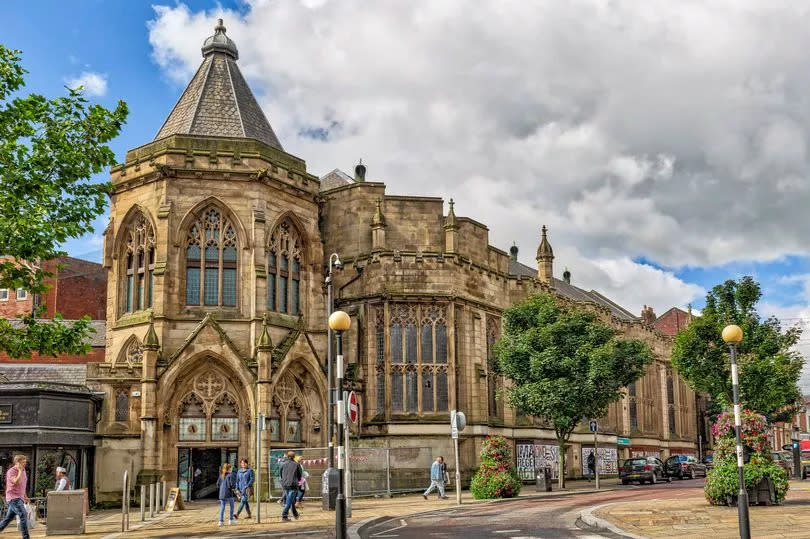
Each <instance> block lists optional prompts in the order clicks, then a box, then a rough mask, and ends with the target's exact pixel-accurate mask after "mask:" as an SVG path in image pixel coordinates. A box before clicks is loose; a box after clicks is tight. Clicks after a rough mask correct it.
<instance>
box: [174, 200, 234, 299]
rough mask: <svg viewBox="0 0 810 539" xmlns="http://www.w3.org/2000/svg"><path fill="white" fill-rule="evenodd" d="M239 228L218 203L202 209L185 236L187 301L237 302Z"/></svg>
mask: <svg viewBox="0 0 810 539" xmlns="http://www.w3.org/2000/svg"><path fill="white" fill-rule="evenodd" d="M237 244H238V241H237V237H236V230H235V229H234V227H233V224H232V223H231V221H230V220H229V219H228V218H227V217H225V216H224V215H223V213H222V212H221V211H220V210H219V209H218V208H216V207H210V208H208V209H206V210H205V211H204V212H202V214H201V217H200V218H199V219H197V220H196V221H194V222H193V223H192V224H191V226H190V227H189V231H188V235H187V236H186V305H200V304H202V305H204V306H206V307H208V306H214V307H215V306H224V307H235V306H236V270H237V247H238V245H237Z"/></svg>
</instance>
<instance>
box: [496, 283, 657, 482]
mask: <svg viewBox="0 0 810 539" xmlns="http://www.w3.org/2000/svg"><path fill="white" fill-rule="evenodd" d="M495 352H496V355H497V359H498V365H497V366H498V368H499V369H500V372H501V373H503V374H504V375H505V376H506V377H507V378H508V379H510V380H511V381H512V382H513V384H512V385H511V387H509V388H507V389H506V390H504V395H505V397H506V401H507V403H508V404H509V405H510V406H512V407H514V408H515V409H517V410H518V411H519V412H520V413H523V414H526V415H533V416H540V417H543V418H545V419H546V420H548V421H549V422H550V423H551V425H552V426H553V428H554V433H555V435H556V437H557V444H558V445H559V447H560V461H559V467H560V468H559V472H560V473H559V484H560V487H561V488H562V487H563V486H564V485H565V473H564V470H565V444H566V443H567V442H568V439H569V437H570V436H571V433H572V432H573V431H574V429H575V428H576V426H577V424H578V423H579V422H580V421H581V420H582V418H583V417H589V418H597V417H603V416H605V415H606V414H607V410H608V406H609V405H610V404H611V403H612V402H615V401H616V400H618V399H619V398H621V396H622V388H624V387H626V386H627V385H629V384H631V383H633V382H635V381H636V380H638V379H639V378H640V377H641V375H642V374H643V373H644V369H645V367H646V366H647V365H648V364H649V363H650V362H651V361H652V352H651V350H650V348H649V346H648V345H647V344H646V343H644V342H642V341H639V340H634V339H623V338H620V337H619V334H618V332H617V331H615V330H614V329H612V328H610V327H609V326H607V325H606V324H604V323H603V322H601V321H600V320H599V318H598V317H597V316H596V314H594V313H592V312H589V311H586V310H584V309H580V308H578V307H568V306H564V305H561V304H558V303H557V302H556V301H555V300H554V298H552V297H551V296H548V295H538V296H533V297H530V298H529V299H527V300H526V301H524V302H522V303H519V304H517V305H515V306H513V307H512V308H510V309H508V310H506V311H505V312H504V333H503V336H502V337H501V338H500V339H499V340H498V342H497V343H496V345H495Z"/></svg>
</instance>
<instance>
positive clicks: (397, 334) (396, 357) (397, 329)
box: [391, 322, 402, 363]
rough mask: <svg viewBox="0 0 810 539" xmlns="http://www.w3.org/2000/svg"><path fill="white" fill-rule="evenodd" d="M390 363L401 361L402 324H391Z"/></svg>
mask: <svg viewBox="0 0 810 539" xmlns="http://www.w3.org/2000/svg"><path fill="white" fill-rule="evenodd" d="M391 363H402V325H401V324H400V323H399V322H394V323H392V324H391Z"/></svg>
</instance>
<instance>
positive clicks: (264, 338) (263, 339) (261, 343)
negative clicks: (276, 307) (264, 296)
mask: <svg viewBox="0 0 810 539" xmlns="http://www.w3.org/2000/svg"><path fill="white" fill-rule="evenodd" d="M269 325H270V323H269V321H268V319H267V313H264V316H262V334H261V335H259V340H258V342H257V343H256V348H257V349H259V350H270V349H271V348H273V341H271V340H270V333H269V332H268V331H267V326H269Z"/></svg>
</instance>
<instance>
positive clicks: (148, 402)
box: [141, 316, 160, 475]
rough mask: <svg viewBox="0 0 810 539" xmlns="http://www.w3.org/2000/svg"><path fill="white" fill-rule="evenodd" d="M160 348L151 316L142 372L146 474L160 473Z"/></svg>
mask: <svg viewBox="0 0 810 539" xmlns="http://www.w3.org/2000/svg"><path fill="white" fill-rule="evenodd" d="M159 350H160V343H159V342H158V337H157V332H156V331H155V325H154V320H153V319H152V317H151V316H150V319H149V328H148V329H147V331H146V336H145V337H144V340H143V370H142V374H141V443H142V448H143V472H142V473H144V474H150V473H153V474H157V475H160V472H159V465H160V453H159V451H158V432H157V428H158V417H157V415H158V414H157V395H156V392H157V358H158V351H159Z"/></svg>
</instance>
